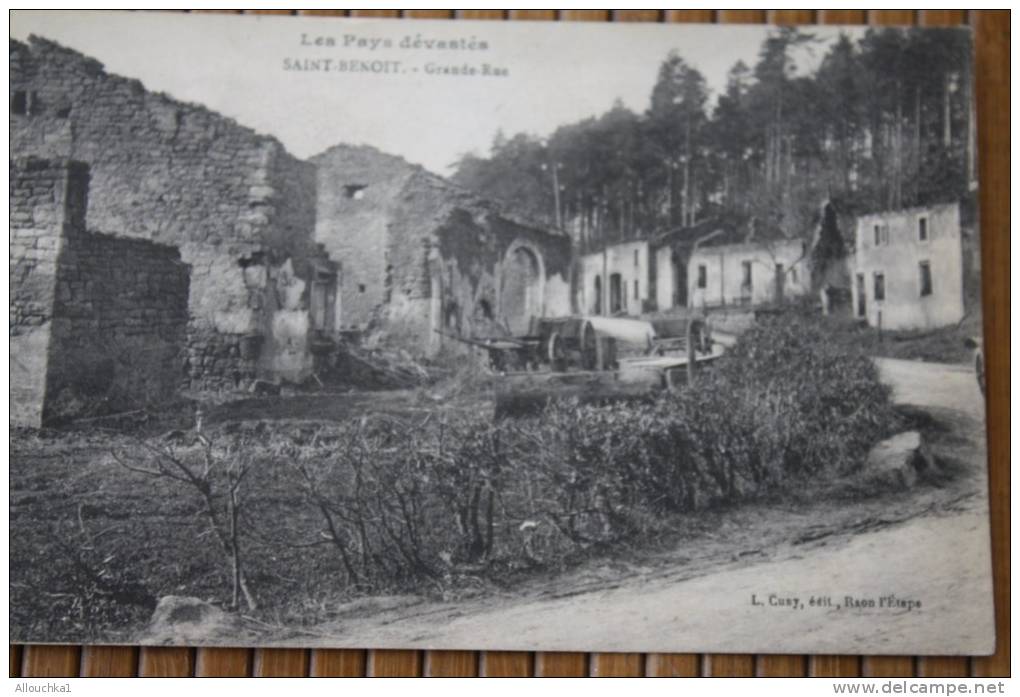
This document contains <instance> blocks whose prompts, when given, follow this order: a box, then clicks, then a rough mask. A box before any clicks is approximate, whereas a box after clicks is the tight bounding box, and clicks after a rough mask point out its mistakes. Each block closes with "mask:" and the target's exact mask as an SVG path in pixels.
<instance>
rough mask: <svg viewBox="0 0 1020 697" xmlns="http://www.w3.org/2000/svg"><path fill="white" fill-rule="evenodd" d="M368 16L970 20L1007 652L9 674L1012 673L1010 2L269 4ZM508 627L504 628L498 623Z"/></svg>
mask: <svg viewBox="0 0 1020 697" xmlns="http://www.w3.org/2000/svg"><path fill="white" fill-rule="evenodd" d="M252 12H254V13H259V12H261V13H276V14H305V15H327V16H344V15H348V14H349V15H351V16H358V17H400V16H403V17H408V18H418V19H429V18H458V19H486V20H531V21H535V20H544V21H557V20H558V21H584V22H606V21H615V22H743V23H748V22H755V23H761V22H768V23H772V24H815V23H818V24H874V25H910V24H922V25H946V24H964V23H966V24H970V25H972V26H973V27H974V28H975V34H976V41H975V44H976V54H977V55H976V71H975V75H976V82H977V84H976V93H977V113H978V143H979V152H980V181H981V231H982V244H983V248H982V259H981V260H982V273H983V280H984V288H983V301H984V310H985V312H984V316H985V346H986V349H985V351H986V361H987V369H988V402H989V405H988V436H989V443H988V453H989V460H990V467H991V471H990V489H991V511H992V512H991V515H992V544H993V549H992V553H993V562H994V570H995V617H996V627H997V632H998V645H997V650H996V652H995V654H994V655H993V656H990V657H926V656H904V657H889V656H877V657H872V656H782V655H761V656H749V655H734V654H722V655H719V654H716V655H696V654H638V653H631V654H605V653H601V654H599V653H594V654H584V653H527V652H505V651H477V652H476V651H393V650H373V649H371V648H366V649H364V650H348V649H343V650H322V649H316V650H311V651H309V650H304V649H234V648H225V649H202V648H200V649H193V648H146V647H142V648H139V647H131V646H124V647H109V646H103V647H95V646H41V645H35V646H33V645H30V646H16V645H12V646H11V647H10V662H11V665H10V675H11V677H17V676H19V675H20V676H26V677H67V676H77V675H81V676H134V675H138V676H190V675H199V676H248V675H251V676H306V675H314V676H366V675H367V676H386V675H390V676H394V675H402V676H416V675H430V676H473V675H483V676H529V675H536V676H568V675H569V676H584V675H590V676H600V677H601V676H640V675H654V676H697V675H704V676H750V675H759V676H802V675H812V676H858V675H860V676H871V677H886V676H889V677H896V676H918V677H922V676H923V677H935V676H946V677H964V676H974V677H1000V676H1008V675H1009V655H1010V654H1009V644H1010V635H1009V608H1010V598H1009V380H1008V377H1007V376H1008V375H1009V196H1010V191H1009V182H1010V171H1009V140H1010V133H1009V11H1007V10H999V11H981V10H972V11H969V12H967V11H963V10H922V11H920V12H916V11H913V10H907V11H868V12H865V11H859V10H821V11H817V12H816V11H811V10H775V11H762V10H722V11H712V10H667V11H658V10H617V11H613V12H609V11H604V10H569V11H561V12H557V11H555V10H511V11H508V12H507V11H502V10H458V11H446V10H408V11H405V12H400V11H398V10H351V11H346V10H307V11H305V10H298V11H291V10H280V11H275V10H260V11H252ZM493 631H497V632H498V628H493Z"/></svg>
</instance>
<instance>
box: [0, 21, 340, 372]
mask: <svg viewBox="0 0 1020 697" xmlns="http://www.w3.org/2000/svg"><path fill="white" fill-rule="evenodd" d="M10 72H11V82H10V91H11V94H10V96H11V106H12V109H11V117H10V120H11V123H10V132H11V155H12V157H18V156H25V155H36V156H44V157H54V156H55V157H61V158H68V159H73V160H78V161H82V162H86V163H88V165H89V167H90V169H91V176H92V179H91V188H90V196H89V202H88V220H89V224H90V225H91V226H94V227H95V228H96V229H100V230H109V231H112V232H114V233H115V234H117V235H119V236H130V237H136V238H141V239H147V240H151V241H153V242H158V243H161V244H169V245H172V246H174V247H176V248H178V249H179V250H180V255H181V258H182V259H183V260H184V262H186V263H187V264H189V265H190V266H191V267H192V273H191V290H190V295H189V312H190V320H189V325H188V340H187V344H188V346H187V351H186V353H185V355H184V358H183V360H184V365H183V366H182V371H181V375H182V376H183V377H184V381H185V386H187V387H191V388H192V389H197V390H223V389H238V388H241V389H243V388H244V387H246V386H248V385H250V384H251V383H252V382H253V381H254V380H255V379H257V378H263V379H270V380H281V379H286V380H292V381H299V380H301V379H303V378H304V377H307V375H308V373H309V372H310V370H311V357H310V353H309V350H308V343H309V342H310V340H311V339H310V336H309V335H310V333H311V327H310V326H309V322H308V310H309V308H308V302H309V301H308V293H307V292H305V289H306V286H307V284H308V280H309V279H310V277H311V275H312V274H313V273H314V270H315V269H316V268H320V267H324V266H325V267H328V266H329V263H328V261H326V260H325V257H323V256H322V255H321V254H320V252H319V250H318V248H317V247H316V246H315V244H314V243H313V240H312V235H313V232H314V226H315V168H314V166H313V165H311V164H309V163H307V162H303V161H301V160H298V159H297V158H295V157H293V156H292V155H290V154H289V153H288V152H287V151H286V150H285V149H284V147H283V146H282V145H281V144H280V143H279V142H278V141H277V140H275V139H274V138H271V137H268V136H263V135H260V134H258V133H256V132H254V131H252V130H251V129H248V128H245V127H243V126H241V125H239V124H237V123H236V122H234V121H232V120H231V119H228V118H226V117H223V116H221V115H220V114H217V113H215V112H212V111H210V110H208V109H205V108H203V107H201V106H198V105H194V104H185V103H182V102H179V101H176V100H174V99H171V98H170V97H168V96H166V95H163V94H154V93H151V92H149V91H147V90H146V89H145V88H144V87H143V86H142V84H141V83H140V82H138V81H136V80H130V79H126V78H122V77H119V76H116V75H111V74H108V73H106V72H105V71H104V69H103V66H102V65H101V64H100V63H98V62H96V61H95V60H92V59H90V58H87V57H86V56H83V55H81V54H79V53H77V52H75V51H72V50H69V49H66V48H64V47H62V46H60V45H58V44H56V43H53V42H50V41H47V40H45V39H41V38H38V37H32V38H30V39H29V41H28V43H27V44H26V43H21V42H18V41H14V40H12V41H11V42H10Z"/></svg>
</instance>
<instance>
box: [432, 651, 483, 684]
mask: <svg viewBox="0 0 1020 697" xmlns="http://www.w3.org/2000/svg"><path fill="white" fill-rule="evenodd" d="M425 675H426V676H428V677H430V678H472V677H475V676H477V675H478V652H477V651H426V652H425Z"/></svg>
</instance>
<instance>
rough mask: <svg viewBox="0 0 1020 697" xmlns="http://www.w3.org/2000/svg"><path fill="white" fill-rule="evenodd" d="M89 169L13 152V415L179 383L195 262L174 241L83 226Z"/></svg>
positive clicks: (163, 391)
mask: <svg viewBox="0 0 1020 697" xmlns="http://www.w3.org/2000/svg"><path fill="white" fill-rule="evenodd" d="M88 177H89V174H88V168H87V167H86V166H85V165H83V164H82V163H78V162H70V161H66V160H47V159H39V158H19V159H17V160H12V161H11V165H10V182H11V183H10V200H11V216H10V223H11V260H10V264H11V279H12V288H11V296H12V298H11V310H10V311H11V318H10V321H11V367H10V372H11V397H12V400H11V401H12V413H11V423H14V424H19V425H29V426H39V425H42V424H46V423H53V422H57V421H60V420H61V419H65V418H69V417H75V416H84V415H89V414H95V413H103V412H111V411H118V410H125V409H131V408H137V407H144V406H151V405H154V404H159V403H160V402H162V401H164V400H166V399H168V398H170V397H171V396H172V395H173V393H174V392H175V391H176V389H177V388H178V387H179V385H180V369H179V365H180V362H179V359H180V356H181V352H182V349H183V346H184V341H185V336H186V327H187V321H188V282H189V269H188V267H187V265H185V264H184V263H182V262H181V260H180V255H179V253H178V252H177V250H176V249H174V248H172V247H168V246H166V245H160V244H155V243H153V242H149V241H147V240H139V239H131V238H119V237H112V236H110V235H103V234H97V233H91V232H88V231H87V230H86V226H85V211H86V208H87V201H88Z"/></svg>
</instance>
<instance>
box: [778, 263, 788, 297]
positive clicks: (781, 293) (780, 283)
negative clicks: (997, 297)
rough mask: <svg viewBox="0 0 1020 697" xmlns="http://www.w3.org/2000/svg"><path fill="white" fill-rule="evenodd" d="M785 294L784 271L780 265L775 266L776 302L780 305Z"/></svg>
mask: <svg viewBox="0 0 1020 697" xmlns="http://www.w3.org/2000/svg"><path fill="white" fill-rule="evenodd" d="M785 293H786V269H784V268H783V265H782V264H776V302H777V303H779V304H782V302H783V296H784V295H785Z"/></svg>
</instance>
